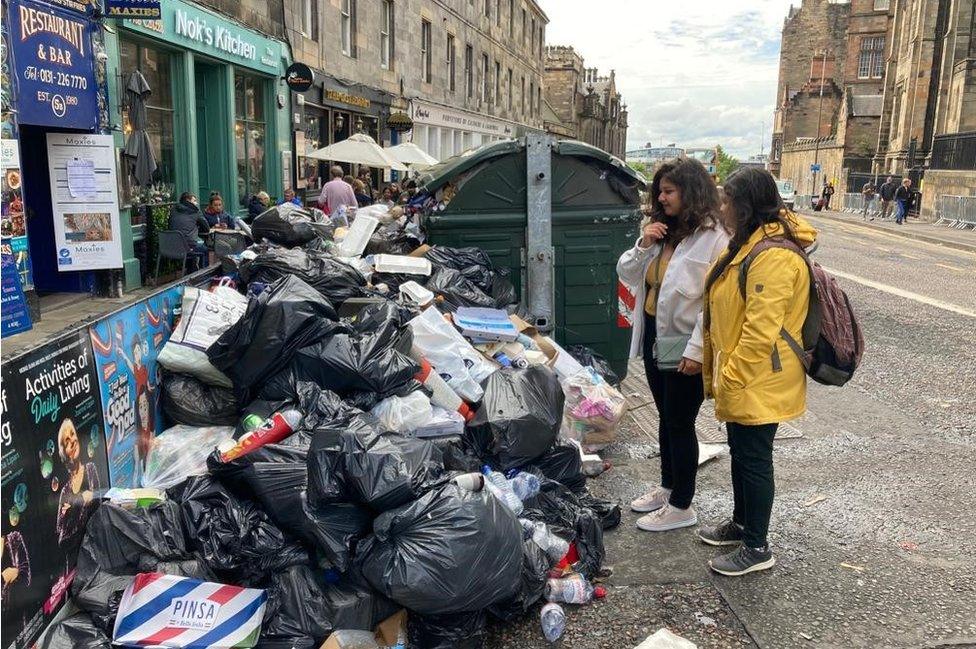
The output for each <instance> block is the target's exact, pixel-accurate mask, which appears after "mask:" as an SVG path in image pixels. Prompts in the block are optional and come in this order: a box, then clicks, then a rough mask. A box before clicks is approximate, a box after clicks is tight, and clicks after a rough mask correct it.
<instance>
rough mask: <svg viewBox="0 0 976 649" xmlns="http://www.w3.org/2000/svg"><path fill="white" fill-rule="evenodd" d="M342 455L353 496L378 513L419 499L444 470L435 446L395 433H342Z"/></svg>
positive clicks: (439, 453) (347, 482) (350, 491)
mask: <svg viewBox="0 0 976 649" xmlns="http://www.w3.org/2000/svg"><path fill="white" fill-rule="evenodd" d="M342 455H343V469H344V474H345V477H346V484H347V485H348V487H349V493H350V495H351V496H352V497H353V499H354V500H355V501H356V502H359V503H362V504H364V505H368V506H369V507H370V508H372V509H374V510H376V511H378V512H382V511H386V510H388V509H393V508H394V507H399V506H400V505H404V504H406V503H408V502H410V501H412V500H416V499H417V498H418V497H419V496H420V495H421V494H422V493H424V492H425V491H426V490H427V489H429V488H430V487H431V486H432V485H433V484H434V483H435V482H436V481H437V479H438V478H439V477H440V476H441V474H442V473H443V472H444V462H443V459H442V457H441V452H440V450H438V449H437V447H436V446H434V445H433V444H431V443H430V442H428V441H426V440H423V439H417V438H415V437H407V436H405V435H398V434H396V433H383V434H380V435H373V434H367V435H363V434H357V433H349V432H346V433H343V434H342Z"/></svg>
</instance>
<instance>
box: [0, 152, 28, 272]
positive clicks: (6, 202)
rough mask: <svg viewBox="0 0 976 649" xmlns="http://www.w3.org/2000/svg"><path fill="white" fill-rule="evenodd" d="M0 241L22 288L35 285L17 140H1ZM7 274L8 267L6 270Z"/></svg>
mask: <svg viewBox="0 0 976 649" xmlns="http://www.w3.org/2000/svg"><path fill="white" fill-rule="evenodd" d="M0 174H2V176H0V240H2V244H3V253H4V254H5V255H10V256H12V258H13V261H14V264H15V266H16V272H17V273H18V275H19V276H20V277H19V279H20V287H21V288H22V289H23V290H28V289H31V288H33V286H34V278H33V276H32V275H31V265H30V252H29V249H28V246H27V221H26V220H25V218H24V195H23V189H22V179H21V174H20V148H19V147H18V143H17V140H15V139H12V138H6V137H5V138H4V139H0ZM3 272H5V273H6V272H7V267H6V266H5V267H4V271H3Z"/></svg>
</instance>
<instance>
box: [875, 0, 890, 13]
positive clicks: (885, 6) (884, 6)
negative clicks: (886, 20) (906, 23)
mask: <svg viewBox="0 0 976 649" xmlns="http://www.w3.org/2000/svg"><path fill="white" fill-rule="evenodd" d="M889 9H891V0H874V10H875V11H888V10H889Z"/></svg>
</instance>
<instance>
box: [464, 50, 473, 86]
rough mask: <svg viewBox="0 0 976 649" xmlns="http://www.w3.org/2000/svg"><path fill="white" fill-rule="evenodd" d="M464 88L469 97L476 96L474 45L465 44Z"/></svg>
mask: <svg viewBox="0 0 976 649" xmlns="http://www.w3.org/2000/svg"><path fill="white" fill-rule="evenodd" d="M464 89H465V95H466V96H467V98H468V99H473V98H474V46H472V45H471V43H465V44H464Z"/></svg>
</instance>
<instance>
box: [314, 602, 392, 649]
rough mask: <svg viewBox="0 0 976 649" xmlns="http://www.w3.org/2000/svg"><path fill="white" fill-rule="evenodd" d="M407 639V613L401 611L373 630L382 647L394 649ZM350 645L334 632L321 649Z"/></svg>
mask: <svg viewBox="0 0 976 649" xmlns="http://www.w3.org/2000/svg"><path fill="white" fill-rule="evenodd" d="M401 634H402V636H403V637H404V638H406V637H407V611H406V610H405V609H403V610H400V611H398V612H396V613H394V614H393V615H391V616H390V617H388V618H386V619H385V620H383V621H382V622H380V623H379V624H378V625H376V628H375V629H374V630H373V638H374V640H375V641H376V644H377V645H379V646H380V647H384V648H385V647H394V646H396V644H397V641H398V640H399V639H400V636H401ZM347 647H348V645H346V644H344V643H342V642H340V640H339V639H338V638H337V637H336V634H335V633H334V632H333V633H332V634H331V635H329V637H328V638H326V639H325V642H323V643H322V646H321V647H319V649H347Z"/></svg>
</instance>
